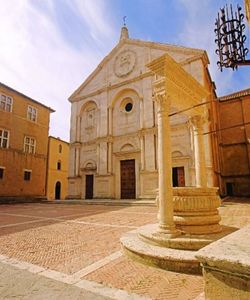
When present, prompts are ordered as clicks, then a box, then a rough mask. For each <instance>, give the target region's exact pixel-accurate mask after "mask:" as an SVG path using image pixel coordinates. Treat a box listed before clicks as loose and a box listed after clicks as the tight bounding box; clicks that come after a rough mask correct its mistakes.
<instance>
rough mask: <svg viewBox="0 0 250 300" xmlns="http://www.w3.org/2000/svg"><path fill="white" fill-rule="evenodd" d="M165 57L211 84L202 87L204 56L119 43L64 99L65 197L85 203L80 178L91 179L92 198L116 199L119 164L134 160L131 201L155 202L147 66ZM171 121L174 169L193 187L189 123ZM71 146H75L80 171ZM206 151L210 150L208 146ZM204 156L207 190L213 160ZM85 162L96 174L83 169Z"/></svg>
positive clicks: (181, 49) (183, 118) (181, 119)
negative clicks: (67, 118) (67, 114)
mask: <svg viewBox="0 0 250 300" xmlns="http://www.w3.org/2000/svg"><path fill="white" fill-rule="evenodd" d="M164 53H169V54H170V55H171V56H172V57H173V58H174V59H176V60H177V61H179V62H180V63H181V64H183V66H184V68H185V69H186V70H187V72H189V73H190V74H192V76H194V78H195V79H197V80H198V81H199V82H200V83H201V84H203V85H204V84H207V85H208V86H211V82H209V83H207V82H205V81H206V80H205V77H204V69H205V68H206V64H207V58H206V55H205V54H204V52H203V51H201V50H195V49H189V48H184V47H176V46H171V45H163V44H156V43H151V42H143V41H138V40H131V39H123V40H122V41H121V42H120V43H119V44H118V45H117V46H116V47H115V48H114V49H113V50H112V51H111V53H110V54H109V55H108V56H106V57H105V58H104V60H103V61H102V62H101V63H100V65H99V66H98V67H97V69H96V70H95V71H94V72H93V73H92V74H91V75H90V76H89V78H88V79H87V80H86V81H85V82H84V83H83V84H82V85H81V86H80V88H79V89H78V90H76V92H74V94H73V95H72V96H71V97H70V99H69V100H70V102H71V103H72V104H71V105H72V110H71V139H70V140H71V145H70V168H69V169H70V175H69V176H70V182H69V195H70V197H74V196H76V197H80V198H84V197H85V176H86V175H87V174H93V175H94V178H95V179H94V197H96V198H116V199H119V198H120V196H121V186H120V161H121V160H127V159H135V173H136V198H154V197H155V189H156V188H157V187H158V171H157V169H158V166H157V118H156V111H157V107H156V106H157V104H156V103H155V102H153V98H152V93H153V90H152V82H153V79H154V78H153V75H152V74H151V73H150V72H149V70H148V69H147V67H146V64H147V63H149V62H150V61H151V60H152V59H154V58H157V57H159V56H161V55H163V54H164ZM183 101H185V99H183ZM127 103H132V105H133V108H132V109H131V111H126V109H125V107H126V104H127ZM172 106H173V107H172V111H176V109H175V107H174V103H172ZM170 121H171V126H172V127H171V128H172V132H171V137H172V152H173V166H174V167H181V166H183V167H184V169H185V183H186V185H187V186H194V185H195V174H194V151H193V148H192V132H191V131H192V130H191V129H190V127H189V124H188V118H187V117H186V116H185V115H184V114H179V115H176V116H175V117H172V118H171V120H170ZM75 142H78V143H80V157H79V167H78V168H79V170H76V167H77V163H76V161H77V158H76V155H77V151H76V146H75ZM205 143H206V144H208V142H207V141H205ZM206 151H207V152H209V151H210V148H209V147H208V146H207V145H206ZM206 155H207V156H206V157H207V162H206V163H207V170H208V183H209V184H210V185H212V181H213V180H212V177H213V175H212V161H211V156H210V154H206ZM90 160H91V161H93V164H95V165H96V169H92V170H87V169H86V168H85V165H86V163H87V162H88V161H90ZM77 176H80V177H79V178H78V177H77ZM74 182H75V183H74ZM77 186H78V187H77Z"/></svg>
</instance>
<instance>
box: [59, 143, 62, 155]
mask: <svg viewBox="0 0 250 300" xmlns="http://www.w3.org/2000/svg"><path fill="white" fill-rule="evenodd" d="M59 153H62V145H61V144H60V145H59Z"/></svg>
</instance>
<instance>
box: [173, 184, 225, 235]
mask: <svg viewBox="0 0 250 300" xmlns="http://www.w3.org/2000/svg"><path fill="white" fill-rule="evenodd" d="M173 202H174V223H175V226H176V228H177V229H179V230H180V231H181V232H182V233H184V234H192V235H200V234H201V235H204V234H214V233H218V232H221V226H220V225H219V222H220V220H221V217H220V215H219V212H218V207H219V206H220V204H221V199H220V197H219V195H218V188H197V187H176V188H173Z"/></svg>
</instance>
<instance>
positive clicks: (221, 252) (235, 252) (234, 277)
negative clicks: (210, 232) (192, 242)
mask: <svg viewBox="0 0 250 300" xmlns="http://www.w3.org/2000/svg"><path fill="white" fill-rule="evenodd" d="M196 257H197V259H198V260H199V261H200V262H201V265H202V268H203V276H204V279H205V299H207V300H210V299H211V300H216V299H241V300H248V299H250V259H249V257H250V226H247V227H244V228H242V229H240V230H238V231H236V232H234V233H232V234H230V235H228V236H226V237H224V238H222V239H220V240H218V241H216V242H214V243H212V244H210V245H208V246H206V247H204V248H202V249H201V250H199V251H198V252H197V254H196Z"/></svg>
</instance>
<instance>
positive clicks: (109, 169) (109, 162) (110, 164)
mask: <svg viewBox="0 0 250 300" xmlns="http://www.w3.org/2000/svg"><path fill="white" fill-rule="evenodd" d="M107 144H108V145H107V146H108V173H109V174H111V173H112V148H113V143H112V142H108V143H107Z"/></svg>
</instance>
